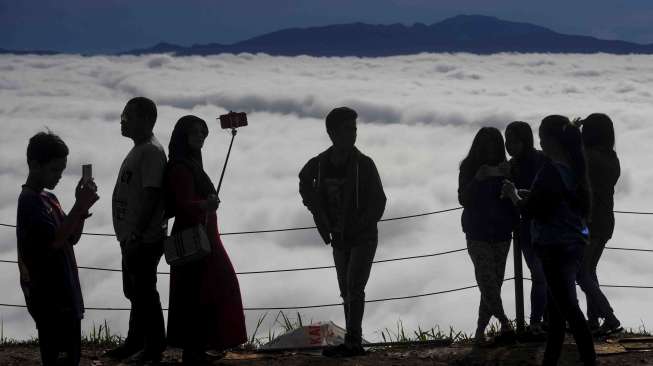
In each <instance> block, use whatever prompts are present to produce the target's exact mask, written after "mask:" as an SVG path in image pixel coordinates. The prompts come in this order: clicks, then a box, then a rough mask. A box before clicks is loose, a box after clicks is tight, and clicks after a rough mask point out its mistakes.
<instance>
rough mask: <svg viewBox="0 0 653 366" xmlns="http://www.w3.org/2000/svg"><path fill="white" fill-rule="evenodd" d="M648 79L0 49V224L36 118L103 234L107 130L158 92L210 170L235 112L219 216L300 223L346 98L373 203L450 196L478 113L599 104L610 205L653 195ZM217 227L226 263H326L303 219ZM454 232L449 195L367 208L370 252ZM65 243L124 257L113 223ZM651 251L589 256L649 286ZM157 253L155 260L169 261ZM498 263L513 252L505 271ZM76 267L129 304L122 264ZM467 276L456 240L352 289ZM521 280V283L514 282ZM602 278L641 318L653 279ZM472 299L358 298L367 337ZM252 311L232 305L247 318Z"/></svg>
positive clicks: (598, 67) (290, 277) (639, 234)
mask: <svg viewBox="0 0 653 366" xmlns="http://www.w3.org/2000/svg"><path fill="white" fill-rule="evenodd" d="M652 85H653V56H611V55H537V54H534V55H505V54H499V55H493V56H474V55H466V54H453V55H451V54H447V55H439V54H422V55H414V56H402V57H388V58H375V59H366V58H353V57H352V58H337V57H334V58H313V57H305V56H302V57H294V58H290V57H270V56H265V55H256V56H254V55H248V54H243V55H237V56H234V55H221V56H211V57H179V58H177V57H170V56H165V55H152V56H144V57H132V56H125V57H88V58H84V57H77V56H53V57H33V56H32V57H18V56H0V121H2V124H3V133H2V134H0V156H2V160H1V161H0V186H1V187H3V188H2V189H1V190H0V222H2V223H13V222H15V218H16V200H17V197H18V194H19V192H20V186H21V184H22V183H24V181H25V177H26V175H27V169H26V164H25V147H26V144H27V140H28V139H29V137H30V136H32V135H33V134H34V133H36V132H38V131H42V130H43V129H44V128H46V126H47V127H49V128H50V129H52V130H53V131H54V132H56V133H58V134H60V135H61V137H62V138H63V139H64V140H65V141H66V142H67V143H68V145H69V146H70V156H69V160H68V162H69V168H68V169H67V171H66V174H65V175H64V177H63V178H62V180H61V182H60V184H59V186H58V187H57V188H56V189H55V191H54V192H55V193H56V194H57V195H58V197H59V198H60V200H61V202H62V205H63V206H64V208H66V209H69V208H70V207H71V205H72V200H73V187H74V184H75V182H76V181H77V180H78V179H79V176H80V174H81V164H84V163H88V162H90V163H93V165H94V166H93V172H94V175H95V177H96V181H97V183H98V186H99V194H100V196H101V199H100V201H99V202H98V204H97V205H96V206H95V207H94V208H93V213H94V215H93V217H92V218H91V219H90V220H89V222H88V223H87V227H86V229H87V230H88V231H91V232H109V233H110V232H112V230H113V229H112V225H111V200H110V197H111V190H112V188H113V185H114V183H115V179H116V174H117V172H118V169H119V167H120V162H121V161H122V159H123V158H124V156H125V155H126V153H127V151H128V150H129V149H130V148H131V146H132V143H131V141H129V140H128V139H126V138H123V137H121V136H120V126H119V121H120V113H121V111H122V108H123V106H124V103H125V102H126V101H127V100H129V99H130V98H131V97H133V96H136V95H145V96H148V97H150V98H152V99H153V100H154V101H155V102H156V103H157V105H158V111H159V118H158V121H157V125H156V128H155V133H156V136H157V137H158V138H159V139H160V141H161V142H162V144H163V145H164V146H166V149H167V145H168V141H169V138H170V133H171V131H172V127H173V124H174V123H175V121H176V120H177V119H178V118H179V117H181V116H183V115H186V114H195V115H197V116H199V117H201V118H204V119H205V120H206V121H207V122H208V123H209V126H210V135H209V137H208V140H207V143H206V144H205V147H204V161H205V166H206V170H207V172H208V173H209V174H210V176H211V177H212V178H213V179H214V180H215V179H217V177H218V174H219V171H220V168H221V166H222V163H223V161H224V160H223V159H224V156H225V154H226V150H227V146H228V142H229V138H230V134H229V132H228V131H223V130H220V129H219V128H218V124H217V122H216V121H215V119H214V118H215V117H217V116H218V115H219V114H221V113H224V112H225V111H227V110H230V109H231V110H237V111H247V112H248V114H249V123H250V125H249V126H248V127H246V128H243V129H242V130H241V131H240V132H239V134H238V136H237V137H236V141H235V145H234V151H233V153H232V157H231V160H230V166H229V171H228V172H227V175H226V178H225V181H224V185H223V190H222V192H221V199H222V204H221V207H220V211H219V220H220V228H221V230H222V231H223V232H230V231H241V230H242V231H244V230H253V229H261V228H263V229H267V228H279V227H294V226H307V225H311V224H312V220H311V216H310V214H309V213H308V211H307V210H306V209H305V208H304V207H303V206H302V204H301V200H300V197H299V194H298V192H297V190H298V178H297V174H298V172H299V170H300V169H301V167H302V165H303V164H304V163H305V162H306V161H307V160H308V159H309V158H310V157H312V156H314V155H316V154H318V153H319V152H321V151H322V150H323V149H326V148H327V147H328V145H329V140H328V137H327V135H326V133H325V127H324V117H325V116H326V114H327V113H328V111H329V110H330V109H331V108H333V107H336V106H340V105H348V106H350V107H352V108H354V109H356V110H357V111H358V112H359V116H360V119H359V120H360V122H361V123H360V124H359V126H358V141H357V146H358V147H359V148H360V149H361V150H362V151H363V152H364V153H366V154H368V155H370V156H371V157H372V158H373V159H374V161H375V163H376V165H377V167H378V169H379V172H380V175H381V178H382V180H383V183H384V187H385V191H386V194H387V196H388V205H387V209H386V213H385V216H386V217H393V216H399V215H407V214H412V213H419V212H425V211H431V210H438V209H444V208H451V207H456V206H458V202H457V199H456V197H457V194H456V189H457V176H458V164H459V162H460V160H461V159H462V158H463V157H464V156H465V154H466V152H467V150H468V149H469V145H470V144H471V141H472V139H473V136H474V134H475V133H476V131H477V130H478V128H479V127H480V126H483V125H493V126H497V127H499V128H501V129H502V130H503V128H504V127H505V126H506V125H507V123H509V122H511V121H513V120H524V121H528V122H531V123H532V124H533V126H537V124H538V123H539V121H540V120H541V119H542V118H543V117H545V116H546V115H547V114H552V113H559V114H565V115H569V116H570V117H574V116H581V117H584V116H587V115H588V114H590V113H592V112H605V113H608V114H609V115H610V116H612V118H613V119H614V121H615V128H616V131H617V151H618V154H619V156H620V158H621V166H622V176H621V178H620V180H619V184H618V185H617V194H616V197H615V201H616V207H617V209H620V210H640V211H651V210H652V209H653V167H652V166H651V164H650V157H651V156H653V146H652V145H651V144H650V141H652V140H653V125H651V123H650V117H651V115H653V105H652V104H651V102H650V101H651V97H652V95H653V87H652ZM616 219H617V226H616V231H615V236H614V239H613V240H612V241H611V242H610V245H613V246H617V247H634V248H648V249H652V244H651V243H653V229H652V228H653V217H651V216H636V215H618V216H617V218H616ZM223 241H224V244H225V247H226V249H227V251H228V252H229V254H230V256H231V259H232V261H233V263H234V266H235V268H236V270H237V271H239V272H241V271H254V270H261V269H274V268H288V267H302V266H322V265H331V264H332V263H333V259H332V257H331V251H330V248H329V247H327V246H325V245H324V244H323V243H322V242H321V240H320V238H319V236H318V235H317V233H316V232H315V231H313V230H310V231H297V232H288V233H278V234H266V235H247V236H225V237H224V238H223ZM464 247H465V237H464V234H463V233H462V231H461V227H460V211H454V212H450V213H447V214H442V215H438V216H430V217H421V218H417V219H414V220H408V221H393V222H388V223H383V224H381V225H380V240H379V248H378V251H377V256H376V257H377V259H386V258H393V257H401V256H411V255H421V254H426V253H433V252H439V251H445V250H452V249H459V248H464ZM76 252H77V258H78V263H79V264H80V265H82V266H97V267H110V268H120V250H119V246H118V243H117V242H116V241H115V239H114V238H104V237H90V236H86V237H84V238H83V239H82V241H81V242H80V243H79V245H78V246H77V247H76ZM15 258H16V241H15V231H14V230H13V229H10V228H1V227H0V259H8V260H15ZM510 258H512V257H510ZM651 259H652V257H651V254H649V253H643V254H633V252H619V251H612V250H606V252H605V253H604V255H603V258H602V261H601V264H600V266H599V277H600V279H601V282H602V283H604V284H617V285H624V284H629V285H653V283H651V281H652V278H653V277H652V273H653V272H651V265H650V263H651ZM162 262H163V261H162ZM509 263H510V261H509ZM524 268H526V267H524ZM159 269H160V270H162V271H167V270H169V268H168V266H167V265H166V264H165V262H163V263H161V265H160V267H159ZM17 273H18V268H17V266H16V265H15V264H2V263H0V303H13V304H22V303H23V302H24V300H23V295H22V293H21V291H20V287H19V281H18V274H17ZM512 273H513V270H512V264H509V265H508V266H507V269H506V274H507V277H509V276H511V274H512ZM526 273H528V272H526ZM80 277H81V281H82V286H83V292H84V299H85V303H86V305H87V306H88V307H94V306H109V307H124V306H127V301H126V300H125V298H124V297H123V294H122V289H121V280H120V273H108V272H95V271H89V270H83V269H80ZM239 279H240V285H241V289H242V294H243V301H244V304H245V306H248V307H265V306H287V305H312V304H324V303H327V304H328V303H337V302H339V301H340V299H339V297H338V290H337V283H336V275H335V273H334V271H333V270H330V269H327V270H319V271H311V272H295V273H278V274H265V275H242V276H240V277H239ZM474 283H475V281H474V273H473V267H472V263H471V261H470V259H469V256H468V255H467V253H465V252H458V253H454V254H450V255H448V256H444V257H434V258H424V259H419V260H414V261H410V262H393V263H383V264H378V265H375V266H374V268H373V270H372V275H371V278H370V282H369V285H368V287H367V290H366V293H367V296H368V298H369V299H376V298H382V297H394V296H406V295H413V294H421V293H428V292H435V291H441V290H447V289H451V288H456V287H463V286H469V285H473V284H474ZM525 286H526V289H528V288H529V287H528V283H526V284H525ZM159 291H160V292H161V297H162V302H163V304H164V306H165V305H167V303H168V301H167V299H168V277H167V276H160V277H159ZM513 291H514V290H513V286H512V283H506V285H505V287H504V291H503V299H504V303H505V306H506V311H507V313H508V314H509V316H511V317H512V316H514V301H513V293H514V292H513ZM606 293H607V295H608V296H609V297H610V299H611V301H612V305H613V307H614V309H615V311H616V314H617V316H619V317H620V318H621V320H622V322H623V324H624V326H626V327H633V328H637V327H638V326H640V325H641V324H642V322H643V323H644V324H645V325H646V326H647V327H648V328H650V327H651V324H653V314H652V313H651V311H650V305H651V303H653V290H635V289H607V290H606ZM582 299H583V297H582V295H581V301H583V300H582ZM478 301H479V292H478V289H470V290H466V291H463V292H458V293H451V294H446V295H440V296H433V297H424V298H420V299H414V300H401V301H393V302H386V303H375V304H370V305H369V306H367V310H366V312H367V313H366V317H365V322H364V332H365V337H367V338H369V339H371V340H375V339H379V337H378V333H377V332H378V331H379V330H381V329H383V328H385V327H390V328H393V327H394V326H395V324H396V322H397V321H398V320H400V319H401V320H402V321H403V322H404V324H405V325H406V327H407V329H409V330H410V329H416V328H417V326H418V325H419V326H420V327H422V328H423V329H424V328H430V327H432V326H434V325H436V324H437V325H440V326H442V327H444V329H447V330H448V327H449V326H453V327H454V328H455V329H457V330H463V331H466V332H468V333H469V332H472V331H473V330H474V327H475V322H476V315H477V308H478ZM526 301H527V303H528V299H527V300H526ZM527 309H528V305H527ZM291 313H292V315H294V313H293V312H291ZM263 314H264V313H263V312H247V313H246V315H247V324H248V329H249V331H250V332H251V331H252V330H253V328H254V326H255V325H256V321H257V320H258V319H259V317H260V316H262V315H263ZM527 314H528V311H527ZM302 315H303V318H304V319H305V320H314V321H318V320H333V321H335V322H336V323H337V324H340V325H342V324H343V323H344V322H343V314H342V309H340V308H325V309H309V310H305V311H304V310H302ZM0 318H1V319H2V320H3V322H4V335H5V336H7V337H17V338H25V337H28V336H30V335H34V334H35V329H34V324H33V321H32V320H31V319H30V318H29V315H28V314H27V312H26V311H24V310H23V309H12V308H3V307H0ZM273 318H274V313H272V314H270V315H269V318H268V320H269V321H266V324H264V328H265V329H264V330H263V333H264V334H265V335H267V327H268V326H270V325H271V324H270V323H271V320H272V319H273ZM105 319H106V320H107V321H108V322H109V325H110V327H111V329H112V330H113V331H114V332H119V333H122V334H123V335H124V334H125V331H126V327H127V322H128V317H127V313H125V312H108V313H103V312H96V311H88V312H87V314H86V318H85V320H84V322H83V329H84V331H85V332H87V331H88V330H89V329H90V328H91V327H92V325H93V323H95V324H99V323H100V322H102V321H103V320H105ZM261 335H263V334H259V336H261Z"/></svg>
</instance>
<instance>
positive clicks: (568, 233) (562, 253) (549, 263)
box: [502, 115, 596, 366]
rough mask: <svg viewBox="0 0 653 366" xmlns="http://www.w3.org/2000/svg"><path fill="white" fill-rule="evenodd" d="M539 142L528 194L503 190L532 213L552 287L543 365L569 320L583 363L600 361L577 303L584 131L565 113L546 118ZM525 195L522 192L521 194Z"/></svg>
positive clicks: (584, 204) (586, 193) (586, 188)
mask: <svg viewBox="0 0 653 366" xmlns="http://www.w3.org/2000/svg"><path fill="white" fill-rule="evenodd" d="M539 134H540V144H541V146H542V150H543V152H544V154H545V155H546V156H547V158H548V159H547V160H546V161H545V162H544V164H543V165H542V168H541V169H540V171H539V172H538V173H537V176H536V177H535V181H534V182H533V185H532V186H531V189H530V192H529V194H528V195H527V196H526V195H523V194H520V192H518V191H517V188H516V187H515V184H514V183H512V182H510V181H508V180H506V181H505V182H504V186H503V189H502V192H503V195H504V196H507V197H509V198H510V199H511V200H512V201H513V203H514V204H515V205H516V206H519V207H521V208H522V209H523V210H525V211H526V212H527V214H528V215H530V216H531V217H532V218H533V221H532V224H531V240H532V241H533V246H534V247H535V250H536V253H537V255H538V256H539V258H540V260H541V262H542V267H543V269H544V275H545V277H546V282H547V286H548V288H549V297H548V299H547V300H548V305H547V309H548V313H549V330H548V336H547V343H546V349H545V352H544V360H543V365H556V364H557V363H558V359H559V358H560V352H561V350H562V344H563V341H564V338H565V321H567V322H569V326H570V327H571V331H572V333H573V335H574V339H575V340H576V345H577V347H578V351H579V352H580V356H581V360H582V362H583V364H584V365H586V366H588V365H596V352H595V350H594V343H593V341H592V336H591V334H590V332H589V329H588V327H587V322H586V320H585V317H584V315H583V312H582V311H581V310H580V307H579V305H578V299H577V294H576V274H577V272H578V269H579V268H580V264H581V261H582V259H583V252H584V250H585V245H586V243H587V239H588V229H587V226H586V222H587V219H588V218H589V215H590V212H591V202H592V197H591V192H590V185H589V181H588V178H587V165H586V162H585V152H584V149H583V143H582V138H581V133H580V130H579V129H578V127H576V126H575V125H573V124H572V123H571V122H570V121H569V119H568V118H567V117H563V116H559V115H551V116H548V117H546V118H544V119H543V120H542V123H541V124H540V129H539ZM522 196H524V197H522Z"/></svg>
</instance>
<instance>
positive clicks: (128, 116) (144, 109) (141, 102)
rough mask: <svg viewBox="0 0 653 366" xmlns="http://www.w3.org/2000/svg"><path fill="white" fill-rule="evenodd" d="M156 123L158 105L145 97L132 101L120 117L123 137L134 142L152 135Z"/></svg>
mask: <svg viewBox="0 0 653 366" xmlns="http://www.w3.org/2000/svg"><path fill="white" fill-rule="evenodd" d="M155 123H156V105H155V104H154V102H153V101H151V100H150V99H148V98H145V97H136V98H132V99H130V100H129V102H127V104H126V105H125V109H123V111H122V115H121V116H120V130H121V132H122V135H123V136H125V137H129V138H131V139H132V140H140V139H143V138H146V137H148V136H149V135H151V134H152V130H153V129H154V124H155Z"/></svg>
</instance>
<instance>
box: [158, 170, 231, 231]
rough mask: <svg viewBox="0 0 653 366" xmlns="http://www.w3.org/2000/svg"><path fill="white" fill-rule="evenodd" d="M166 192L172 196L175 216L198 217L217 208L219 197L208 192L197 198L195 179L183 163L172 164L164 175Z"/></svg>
mask: <svg viewBox="0 0 653 366" xmlns="http://www.w3.org/2000/svg"><path fill="white" fill-rule="evenodd" d="M166 186H167V187H168V188H167V189H166V194H171V195H172V196H173V204H174V212H175V215H176V216H177V217H184V218H199V217H203V216H204V215H206V214H207V213H208V212H209V211H215V210H217V208H218V206H219V203H220V201H219V199H218V197H217V196H216V195H215V194H210V195H209V196H208V197H207V199H197V195H196V192H195V179H194V177H193V174H192V172H191V170H190V169H188V167H186V166H185V165H183V164H175V165H173V166H172V168H171V169H170V171H169V172H168V174H167V176H166Z"/></svg>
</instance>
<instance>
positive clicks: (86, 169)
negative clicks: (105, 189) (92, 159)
mask: <svg viewBox="0 0 653 366" xmlns="http://www.w3.org/2000/svg"><path fill="white" fill-rule="evenodd" d="M91 178H93V165H92V164H84V165H82V181H84V182H87V181H88V180H89V179H91Z"/></svg>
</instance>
